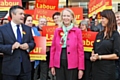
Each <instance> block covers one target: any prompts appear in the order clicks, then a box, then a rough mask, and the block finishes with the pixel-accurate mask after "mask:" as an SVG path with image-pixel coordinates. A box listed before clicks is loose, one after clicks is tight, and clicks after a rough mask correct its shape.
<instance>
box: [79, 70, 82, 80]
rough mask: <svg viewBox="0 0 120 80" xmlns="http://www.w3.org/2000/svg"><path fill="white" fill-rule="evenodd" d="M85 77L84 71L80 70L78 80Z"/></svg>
mask: <svg viewBox="0 0 120 80" xmlns="http://www.w3.org/2000/svg"><path fill="white" fill-rule="evenodd" d="M82 76H83V71H82V70H79V71H78V79H81V78H82Z"/></svg>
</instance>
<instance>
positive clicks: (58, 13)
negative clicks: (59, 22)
mask: <svg viewBox="0 0 120 80" xmlns="http://www.w3.org/2000/svg"><path fill="white" fill-rule="evenodd" d="M56 15H58V16H60V12H55V13H54V14H53V15H52V18H53V19H54V16H56Z"/></svg>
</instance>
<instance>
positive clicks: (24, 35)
mask: <svg viewBox="0 0 120 80" xmlns="http://www.w3.org/2000/svg"><path fill="white" fill-rule="evenodd" d="M26 31H27V30H26V28H25V27H24V25H23V24H22V35H23V38H22V43H24V42H25V39H26Z"/></svg>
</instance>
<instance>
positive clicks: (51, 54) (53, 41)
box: [49, 30, 57, 68]
mask: <svg viewBox="0 0 120 80" xmlns="http://www.w3.org/2000/svg"><path fill="white" fill-rule="evenodd" d="M56 35H57V30H55V32H54V37H53V40H52V45H51V49H50V65H49V66H50V67H51V68H53V67H54V54H55V51H56V46H55V42H56Z"/></svg>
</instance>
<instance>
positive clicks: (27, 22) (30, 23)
mask: <svg viewBox="0 0 120 80" xmlns="http://www.w3.org/2000/svg"><path fill="white" fill-rule="evenodd" d="M32 21H33V20H32V16H28V17H27V19H26V21H25V25H28V26H30V27H32Z"/></svg>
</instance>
